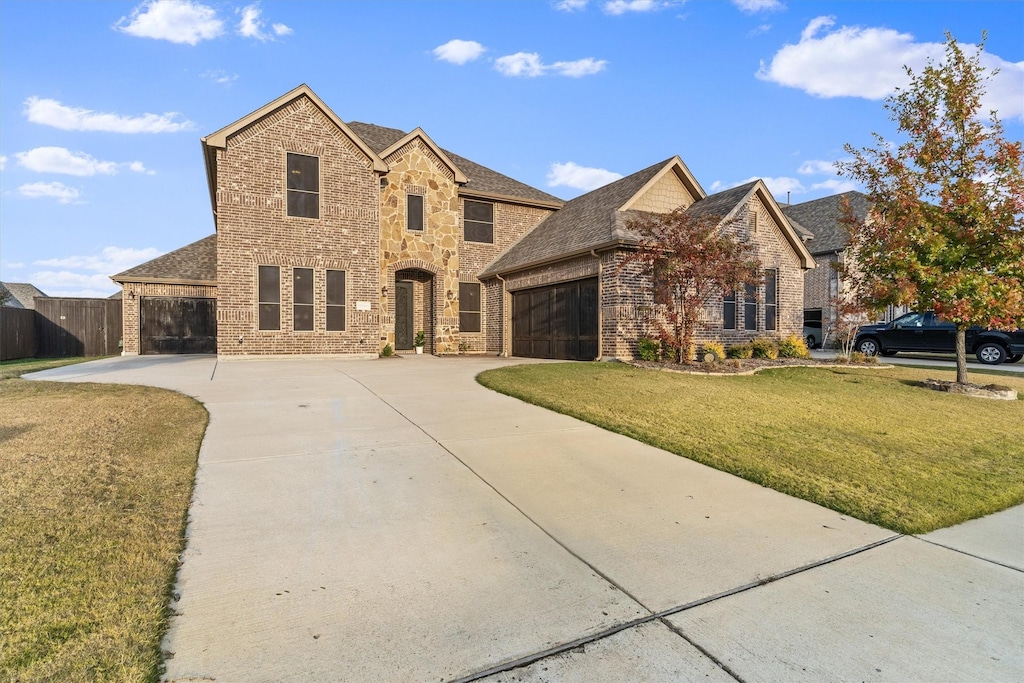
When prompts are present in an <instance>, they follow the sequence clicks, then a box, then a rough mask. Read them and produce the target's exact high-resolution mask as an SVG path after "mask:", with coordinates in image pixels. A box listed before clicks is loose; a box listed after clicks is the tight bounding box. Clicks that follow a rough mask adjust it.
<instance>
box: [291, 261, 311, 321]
mask: <svg viewBox="0 0 1024 683" xmlns="http://www.w3.org/2000/svg"><path fill="white" fill-rule="evenodd" d="M300 270H305V271H309V287H308V292H309V298H310V299H311V301H310V302H309V303H308V304H304V303H299V301H298V296H296V287H295V285H296V275H297V274H298V271H300ZM300 306H302V307H305V308H308V309H309V327H308V328H305V327H296V326H295V321H296V320H297V319H298V316H297V315H295V314H296V313H297V312H298V309H299V307H300ZM315 307H316V273H315V272H314V271H313V269H312V268H303V267H298V266H296V267H293V268H292V332H313V331H315V330H316V308H315Z"/></svg>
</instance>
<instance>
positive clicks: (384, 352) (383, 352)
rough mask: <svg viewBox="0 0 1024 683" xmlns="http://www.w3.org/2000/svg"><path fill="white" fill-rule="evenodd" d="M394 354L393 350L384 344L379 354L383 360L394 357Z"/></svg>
mask: <svg viewBox="0 0 1024 683" xmlns="http://www.w3.org/2000/svg"><path fill="white" fill-rule="evenodd" d="M394 353H395V350H394V349H393V348H391V344H385V345H384V348H383V349H382V350H381V352H380V355H382V356H384V357H385V358H387V357H388V356H392V355H394Z"/></svg>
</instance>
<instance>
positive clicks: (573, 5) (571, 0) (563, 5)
mask: <svg viewBox="0 0 1024 683" xmlns="http://www.w3.org/2000/svg"><path fill="white" fill-rule="evenodd" d="M588 2H589V0H562V1H561V2H559V3H557V4H556V5H555V9H557V10H559V11H560V12H575V11H577V10H582V9H586V7H587V3H588Z"/></svg>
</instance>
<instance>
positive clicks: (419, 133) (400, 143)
mask: <svg viewBox="0 0 1024 683" xmlns="http://www.w3.org/2000/svg"><path fill="white" fill-rule="evenodd" d="M417 138H418V139H419V140H420V142H422V143H423V144H424V145H426V146H427V148H428V149H429V150H430V151H431V152H433V153H434V155H435V156H437V158H438V159H440V160H441V163H443V164H444V165H445V166H447V167H448V168H449V169H450V170H451V172H452V174H453V175H454V176H455V182H456V183H458V184H459V185H463V184H465V183H467V182H469V178H467V177H466V174H465V173H463V172H462V171H461V170H459V167H458V166H456V165H455V163H454V162H453V161H452V160H451V159H450V158H449V157H448V155H447V154H446V153H445V152H444V150H442V149H441V148H440V147H438V146H437V145H436V144H434V141H433V140H431V139H430V136H429V135H427V134H426V133H424V132H423V129H422V128H416V129H415V130H413V131H412V132H411V133H409V134H408V135H405V136H404V137H402V138H399V139H398V140H396V141H395V142H393V143H391V144H390V145H388V146H387V147H385V148H384V149H383V150H382V151H381V152H380V157H381V158H382V159H387V158H388V157H389V156H391V155H392V154H394V153H395V152H397V151H398V150H400V149H402V148H403V147H405V146H406V145H408V144H409V143H410V142H412V141H413V140H416V139H417Z"/></svg>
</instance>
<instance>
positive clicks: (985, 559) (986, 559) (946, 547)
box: [911, 536, 1024, 574]
mask: <svg viewBox="0 0 1024 683" xmlns="http://www.w3.org/2000/svg"><path fill="white" fill-rule="evenodd" d="M911 538H916V539H917V540H919V541H924V542H925V543H930V544H931V545H934V546H938V547H939V548H942V549H944V550H952V551H953V552H954V553H960V554H961V555H966V556H967V557H973V558H974V559H976V560H981V561H982V562H988V563H989V564H994V565H997V566H999V567H1004V568H1006V569H1012V570H1013V571H1015V572H1018V573H1020V574H1024V569H1021V568H1020V567H1014V566H1013V565H1012V564H1006V563H1005V562H1000V561H998V560H993V559H992V558H990V557H982V556H981V555H975V554H974V553H969V552H967V551H966V550H960V549H959V548H954V547H953V546H951V545H944V544H942V543H938V542H936V541H932V540H930V539H927V538H921V537H920V536H912V537H911Z"/></svg>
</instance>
